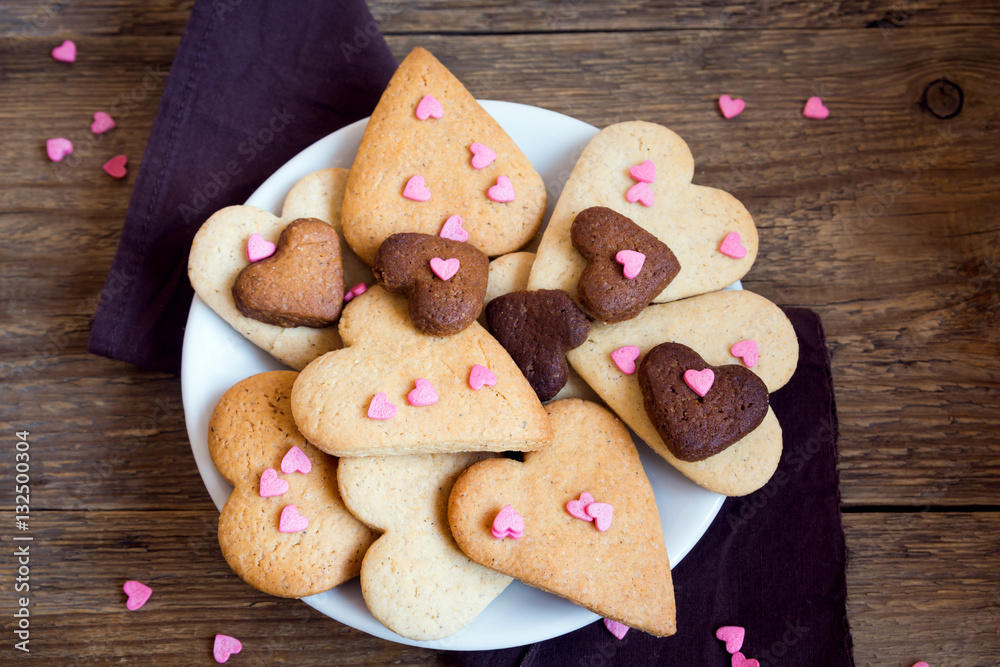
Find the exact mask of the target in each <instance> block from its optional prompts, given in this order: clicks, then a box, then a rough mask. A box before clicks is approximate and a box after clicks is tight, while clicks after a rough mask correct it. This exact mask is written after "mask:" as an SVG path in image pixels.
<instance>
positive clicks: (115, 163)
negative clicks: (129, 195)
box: [101, 155, 128, 178]
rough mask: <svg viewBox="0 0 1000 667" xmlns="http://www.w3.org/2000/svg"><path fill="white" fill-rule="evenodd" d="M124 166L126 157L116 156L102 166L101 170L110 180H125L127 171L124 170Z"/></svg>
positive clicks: (126, 162)
mask: <svg viewBox="0 0 1000 667" xmlns="http://www.w3.org/2000/svg"><path fill="white" fill-rule="evenodd" d="M126 164H128V158H127V157H125V156H124V155H116V156H114V157H113V158H111V159H110V160H108V161H107V162H105V163H104V164H102V165H101V169H103V170H104V171H105V173H107V175H108V176H111V177H112V178H125V176H126V175H127V174H128V171H127V170H126V169H125V165H126Z"/></svg>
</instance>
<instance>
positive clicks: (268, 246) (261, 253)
mask: <svg viewBox="0 0 1000 667" xmlns="http://www.w3.org/2000/svg"><path fill="white" fill-rule="evenodd" d="M275 248H276V246H275V245H274V244H273V243H271V242H270V241H265V240H264V237H263V236H261V235H260V234H251V235H250V238H248V239H247V259H249V260H250V261H251V262H259V261H260V260H262V259H266V258H268V257H270V256H271V255H273V254H274V250H275Z"/></svg>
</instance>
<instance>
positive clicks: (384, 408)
mask: <svg viewBox="0 0 1000 667" xmlns="http://www.w3.org/2000/svg"><path fill="white" fill-rule="evenodd" d="M396 412H398V408H396V406H395V405H393V404H392V403H390V402H389V397H388V396H386V395H385V392H381V393H378V394H375V396H374V398H372V402H371V403H369V404H368V419H392V418H393V417H395V416H396Z"/></svg>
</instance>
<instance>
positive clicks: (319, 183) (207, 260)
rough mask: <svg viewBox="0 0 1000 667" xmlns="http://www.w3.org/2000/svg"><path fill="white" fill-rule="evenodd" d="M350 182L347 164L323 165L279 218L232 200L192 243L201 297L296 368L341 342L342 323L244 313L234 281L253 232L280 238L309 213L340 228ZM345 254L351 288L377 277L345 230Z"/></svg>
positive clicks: (193, 275) (192, 273)
mask: <svg viewBox="0 0 1000 667" xmlns="http://www.w3.org/2000/svg"><path fill="white" fill-rule="evenodd" d="M346 182H347V170H346V169H323V170H321V171H318V172H315V173H313V174H310V175H308V176H306V177H305V178H303V179H302V180H301V181H299V182H298V183H297V184H296V185H295V186H294V187H293V188H292V189H291V190H290V191H289V193H288V196H287V197H286V198H285V204H284V208H283V209H282V216H281V217H280V218H279V217H277V216H275V215H273V214H272V213H269V212H267V211H265V210H263V209H260V208H257V207H255V206H228V207H226V208H224V209H222V210H220V211H217V212H216V213H214V214H213V215H212V216H211V217H210V218H209V219H208V220H206V221H205V223H204V224H203V225H202V226H201V228H200V229H199V230H198V233H197V234H196V235H195V237H194V241H193V243H192V245H191V254H190V256H189V258H188V278H189V279H190V281H191V285H192V287H194V291H195V292H196V293H197V294H198V296H199V297H201V300H202V301H204V302H205V303H206V305H208V307H209V308H211V309H212V310H214V311H215V312H216V313H217V314H218V315H219V316H220V317H222V319H224V320H225V321H226V322H227V323H228V324H229V325H230V326H232V327H233V328H234V329H235V330H236V331H238V332H239V333H241V334H243V335H244V336H246V337H247V338H248V339H249V340H250V341H251V342H252V343H254V344H255V345H257V346H258V347H260V348H262V349H264V350H265V351H267V352H269V353H270V354H271V355H273V356H274V357H275V358H277V359H278V360H279V361H281V362H282V363H284V364H287V365H288V366H290V367H292V368H295V369H297V370H301V369H302V368H305V366H306V364H308V363H309V362H310V361H312V360H313V359H315V358H316V357H318V356H320V355H322V354H324V353H326V352H329V351H330V350H335V349H337V348H339V347H341V342H340V334H339V333H338V332H337V328H336V327H335V326H331V327H325V328H322V329H312V328H309V327H292V328H285V327H280V326H276V325H273V324H265V323H264V322H259V321H257V320H254V319H251V318H249V317H244V316H243V315H242V314H241V313H240V311H239V310H237V308H236V303H235V302H234V300H233V290H232V287H233V283H234V282H235V281H236V277H237V276H238V275H239V273H240V271H242V270H243V268H244V267H245V266H247V265H248V264H249V263H250V262H249V260H248V259H247V254H246V247H247V239H249V238H250V236H251V235H252V234H260V235H261V236H263V237H264V240H265V241H269V242H271V243H276V242H277V241H278V237H279V236H280V235H281V232H282V230H283V229H284V228H285V226H287V225H288V223H290V222H291V221H292V220H296V219H298V218H310V217H311V218H318V219H320V220H323V221H324V222H327V223H329V224H330V225H331V226H332V227H333V228H334V229H336V230H337V231H338V234H339V233H340V214H339V212H340V205H339V201H340V200H341V199H342V197H343V190H344V186H345V184H346ZM341 257H342V261H343V263H344V281H345V285H347V286H348V288H350V287H352V286H354V285H356V284H357V283H358V282H366V283H368V284H371V283H372V281H373V279H372V275H371V271H370V270H368V268H367V266H366V265H365V264H364V263H362V262H361V261H360V260H358V258H357V257H356V256H355V255H354V253H353V252H352V251H351V250H350V249H349V248H348V247H347V245H346V244H345V243H344V241H343V235H342V234H341Z"/></svg>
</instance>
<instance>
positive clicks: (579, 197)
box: [528, 121, 757, 303]
mask: <svg viewBox="0 0 1000 667" xmlns="http://www.w3.org/2000/svg"><path fill="white" fill-rule="evenodd" d="M647 161H649V162H651V163H652V164H653V165H654V167H655V172H654V170H653V169H649V168H647V169H644V170H643V171H642V173H640V174H639V175H640V176H643V177H647V178H648V176H646V174H647V173H650V172H652V173H655V176H654V178H655V182H652V183H647V182H646V181H642V180H640V181H638V182H636V180H635V178H634V177H633V176H632V175H631V174H630V171H631V170H632V168H633V167H635V166H636V165H642V164H644V163H645V162H647ZM693 175H694V159H693V158H692V156H691V151H690V150H688V147H687V144H685V143H684V141H683V140H682V139H681V138H680V137H678V136H677V135H676V134H674V133H673V132H672V131H670V130H669V129H667V128H665V127H663V126H661V125H656V124H654V123H647V122H644V121H630V122H626V123H618V124H616V125H611V126H609V127H607V128H605V129H604V130H602V131H601V132H600V133H598V134H597V136H595V137H594V138H593V139H592V140H591V141H590V143H589V144H588V145H587V147H586V148H585V149H584V151H583V153H582V154H581V156H580V159H579V160H578V161H577V163H576V166H575V167H574V168H573V171H572V173H571V174H570V177H569V180H568V181H567V182H566V185H565V186H564V187H563V190H562V194H561V195H560V196H559V201H558V202H556V206H555V210H553V212H552V216H551V218H550V219H549V222H548V225H547V226H546V228H545V232H544V234H543V236H542V240H541V242H540V243H539V246H538V257H537V258H536V259H535V264H534V266H533V267H532V270H531V277H530V279H529V281H528V288H529V289H563V290H566V291H567V292H569V294H570V296H572V297H573V298H574V299H576V298H577V283H578V282H579V280H580V274H581V273H583V270H584V267H585V266H586V263H587V262H586V259H584V257H583V256H582V255H581V254H580V253H579V252H578V251H577V250H576V249H574V247H573V244H572V242H571V238H570V237H571V226H572V223H573V220H574V219H575V218H576V216H577V215H578V214H579V213H580V212H581V211H583V210H585V209H587V208H590V207H592V206H605V207H607V208H610V209H613V210H615V211H619V212H620V213H622V214H624V215H626V216H628V218H630V219H631V220H632V221H633V222H634V223H635V224H636V225H638V226H639V227H641V228H643V229H644V230H646V231H647V232H649V233H650V234H652V235H653V236H655V237H656V238H657V239H659V240H660V241H662V242H663V243H664V244H666V245H667V246H669V248H670V250H671V251H672V252H673V253H674V255H676V257H677V260H678V261H679V262H680V271H679V272H678V273H677V275H676V277H675V278H674V279H673V280H672V281H670V283H669V284H668V285H667V286H666V287H665V288H664V289H663V290H662V291H661V292H660V293H659V294H657V295H656V296H655V297H654V298H653V299H652V300H653V301H655V302H657V303H662V302H666V301H674V300H676V299H683V298H685V297H689V296H694V295H697V294H704V293H706V292H714V291H716V290H719V289H722V288H723V287H726V286H727V285H730V284H732V283H733V282H735V281H737V280H739V279H740V278H741V277H742V276H743V275H744V274H745V273H746V272H747V271H749V270H750V267H751V266H752V265H753V262H754V259H755V258H756V256H757V228H756V227H755V225H754V222H753V218H752V217H751V216H750V214H749V213H748V212H747V210H746V208H745V207H744V206H743V204H741V203H740V202H739V201H738V200H737V199H736V198H735V197H733V196H732V195H730V194H729V193H727V192H723V191H722V190H716V189H713V188H709V187H705V186H701V185H694V184H692V183H691V178H692V176H693ZM630 192H631V193H632V194H631V195H630V194H629V193H630ZM731 232H737V233H739V235H740V237H741V238H742V240H743V246H744V247H745V248H746V251H747V252H746V255H745V256H743V257H742V258H741V259H734V258H732V257H727V256H726V255H724V254H722V253H720V252H719V245H720V243H722V240H723V239H724V238H725V237H726V235H727V234H729V233H731Z"/></svg>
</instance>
